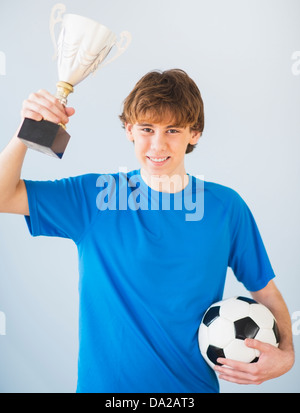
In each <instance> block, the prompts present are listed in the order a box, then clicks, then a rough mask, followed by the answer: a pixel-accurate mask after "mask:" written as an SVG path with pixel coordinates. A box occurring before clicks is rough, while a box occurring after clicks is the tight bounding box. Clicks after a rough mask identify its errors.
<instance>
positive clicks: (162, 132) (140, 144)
mask: <svg viewBox="0 0 300 413" xmlns="http://www.w3.org/2000/svg"><path fill="white" fill-rule="evenodd" d="M125 129H126V133H127V137H128V139H129V140H130V141H132V142H134V146H135V153H136V157H137V159H138V160H139V162H140V164H141V172H142V173H143V174H144V176H146V177H148V178H150V177H151V176H168V177H169V178H170V177H172V176H174V175H179V176H180V177H181V178H183V177H184V175H186V172H185V167H184V158H185V152H186V148H187V145H188V144H191V145H195V144H196V143H197V142H198V140H199V138H200V136H201V132H197V131H191V130H190V127H177V126H174V125H172V124H170V123H167V122H163V123H159V124H153V123H148V122H147V121H142V122H139V123H135V124H129V123H127V124H126V125H125Z"/></svg>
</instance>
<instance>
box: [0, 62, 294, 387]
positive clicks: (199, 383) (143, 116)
mask: <svg viewBox="0 0 300 413" xmlns="http://www.w3.org/2000/svg"><path fill="white" fill-rule="evenodd" d="M73 114H74V109H73V108H64V107H63V106H62V105H61V104H60V103H59V102H58V101H57V100H56V99H55V98H54V97H53V96H52V95H50V94H49V93H48V92H46V91H39V92H38V93H36V94H32V95H30V97H29V99H28V100H26V101H25V102H24V104H23V109H22V117H23V118H24V117H29V118H32V119H34V120H37V121H39V120H41V119H43V118H45V119H47V120H49V121H52V122H56V123H59V122H62V123H67V121H68V118H69V117H70V116H72V115H73ZM120 118H121V121H122V122H123V125H124V127H125V130H126V134H127V137H128V139H129V140H130V141H131V142H133V143H134V149H135V153H136V156H137V159H138V160H139V162H140V164H141V168H140V170H138V171H131V172H129V173H128V174H127V173H118V174H110V175H95V174H88V175H84V176H79V177H75V178H68V179H63V180H60V181H55V182H32V181H26V182H25V181H23V180H21V179H20V174H21V168H22V163H23V160H24V157H25V153H26V148H25V146H24V145H23V143H22V142H21V141H19V140H18V138H17V137H16V136H17V134H16V135H15V136H14V137H13V139H12V141H11V142H10V143H9V145H8V146H7V147H6V148H5V149H4V150H3V152H2V153H1V155H0V210H1V211H2V212H8V213H17V214H23V215H25V217H26V221H27V224H28V227H29V230H30V232H31V234H32V235H33V236H37V235H47V236H60V237H65V238H70V239H72V240H73V241H74V242H75V243H76V245H77V248H78V256H79V271H80V281H79V293H80V303H79V306H80V311H79V313H80V316H79V332H80V337H79V361H78V385H77V391H78V392H116V393H122V392H125V393H126V392H141V393H143V392H145V393H148V392H159V393H164V392H166V393H168V392H176V393H177V392H178V393H184V392H191V393H195V392H218V390H219V388H218V380H217V378H216V374H215V372H214V371H213V370H212V369H211V368H210V367H208V365H207V364H206V363H205V361H204V360H203V358H202V357H201V354H200V352H199V349H198V343H197V330H198V327H199V324H200V321H201V318H202V316H203V313H204V312H205V310H206V309H207V308H208V307H209V305H210V304H212V303H213V302H215V301H218V300H220V299H222V294H223V288H224V283H225V277H226V271H227V267H228V266H230V267H231V268H232V269H233V271H234V273H235V275H236V277H237V278H238V279H239V280H240V281H242V282H243V283H244V285H245V287H246V288H247V289H248V290H249V291H251V294H252V296H253V297H254V299H256V300H257V301H259V302H261V303H263V304H265V305H266V306H267V307H268V308H269V309H270V310H271V311H272V312H273V314H274V316H275V317H276V318H277V321H278V327H279V331H280V336H281V341H280V346H279V348H275V347H273V346H270V345H267V344H264V343H261V342H259V341H257V340H249V339H248V340H246V345H248V346H249V347H253V348H256V349H258V350H259V351H260V352H261V356H260V358H259V361H258V362H257V363H254V364H245V363H241V362H235V361H232V360H225V359H220V360H219V361H220V363H221V364H223V365H224V366H225V367H223V366H218V367H216V369H215V370H216V371H217V372H219V374H220V375H219V377H220V378H223V379H226V380H229V381H232V382H236V383H245V384H246V383H251V384H253V383H256V384H258V383H262V382H263V381H265V380H268V379H271V378H274V377H277V376H279V375H281V374H284V373H285V372H286V371H288V370H289V369H290V368H291V367H292V365H293V361H294V353H293V345H292V336H291V323H290V318H289V314H288V311H287V308H286V306H285V303H284V301H283V299H282V297H281V295H280V293H279V291H278V289H277V288H276V286H275V284H274V281H273V278H274V273H273V270H272V267H271V265H270V262H269V260H268V257H267V254H266V251H265V249H264V245H263V243H262V240H261V237H260V235H259V231H258V229H257V227H256V224H255V221H254V219H253V217H252V215H251V212H250V211H249V209H248V207H247V205H246V204H245V203H244V201H243V200H242V199H241V198H240V197H239V195H238V194H237V193H236V192H234V191H233V190H231V189H229V188H226V187H224V186H221V185H217V184H213V183H209V182H203V181H201V180H199V179H197V178H195V177H192V176H190V175H188V174H187V173H186V170H185V164H184V160H185V154H186V153H188V152H191V151H192V150H193V149H194V148H195V145H196V144H197V142H198V141H199V139H200V136H201V134H202V131H203V128H204V111H203V102H202V99H201V95H200V92H199V89H198V87H197V86H196V84H195V83H194V82H193V80H192V79H190V78H189V76H188V75H187V74H186V73H185V72H184V71H182V70H178V69H176V70H169V71H166V72H162V73H161V72H158V71H156V72H151V73H148V74H147V75H145V76H144V77H143V78H142V79H141V80H140V81H139V82H138V83H137V85H136V86H135V88H134V89H133V91H132V92H131V93H130V95H129V96H128V97H127V99H126V100H125V102H124V109H123V113H122V115H121V116H120ZM195 200H196V201H195ZM191 205H192V207H194V209H195V210H197V208H200V209H201V211H200V213H197V214H196V217H195V219H193V217H192V213H191V211H192V210H193V208H191ZM203 211H204V212H203ZM198 212H199V211H198ZM187 217H189V219H187ZM228 366H229V367H231V368H230V369H229V368H227V367H228Z"/></svg>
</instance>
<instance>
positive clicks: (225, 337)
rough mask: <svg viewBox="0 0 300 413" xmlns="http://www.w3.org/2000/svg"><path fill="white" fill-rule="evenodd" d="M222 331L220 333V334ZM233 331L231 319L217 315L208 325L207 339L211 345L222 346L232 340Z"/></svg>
mask: <svg viewBox="0 0 300 413" xmlns="http://www.w3.org/2000/svg"><path fill="white" fill-rule="evenodd" d="M220 331H222V334H220ZM234 337H235V331H234V325H233V324H232V322H231V321H229V320H226V319H225V318H222V317H218V318H217V319H215V320H214V322H213V323H212V324H210V326H209V327H208V340H209V343H210V344H211V345H213V346H216V347H220V348H224V347H225V346H227V344H229V343H230V342H231V341H232V340H234Z"/></svg>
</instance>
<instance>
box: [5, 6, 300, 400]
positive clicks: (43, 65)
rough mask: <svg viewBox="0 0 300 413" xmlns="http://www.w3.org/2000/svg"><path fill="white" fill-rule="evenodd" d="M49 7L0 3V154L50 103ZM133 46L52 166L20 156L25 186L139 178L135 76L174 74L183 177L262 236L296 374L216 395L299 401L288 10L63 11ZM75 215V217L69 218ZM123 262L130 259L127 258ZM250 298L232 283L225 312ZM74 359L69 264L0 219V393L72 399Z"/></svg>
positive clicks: (18, 223)
mask: <svg viewBox="0 0 300 413" xmlns="http://www.w3.org/2000/svg"><path fill="white" fill-rule="evenodd" d="M56 3H57V2H56V1H53V0H44V1H38V0H26V2H24V1H21V0H10V1H1V2H0V97H1V99H0V107H1V110H0V147H1V150H2V149H3V148H4V147H5V145H6V144H7V143H8V142H9V140H10V138H11V137H12V136H13V134H14V132H15V130H16V129H17V128H18V126H19V123H20V111H21V106H22V102H23V100H24V99H26V98H27V97H28V95H29V94H30V93H32V92H36V91H38V90H39V89H46V90H48V91H50V92H51V93H54V92H55V85H56V83H57V81H58V80H59V79H58V75H57V64H56V61H54V60H53V54H54V49H53V43H52V38H51V36H50V32H49V19H50V14H51V10H52V7H53V6H54V5H55V4H56ZM64 4H65V6H66V10H67V12H69V13H75V14H79V15H83V16H86V17H89V18H92V19H94V20H96V21H98V22H100V23H102V24H104V25H105V26H107V27H109V28H110V29H111V30H112V31H113V32H115V33H116V34H119V33H121V32H122V31H129V32H130V33H131V35H132V42H131V44H130V46H129V47H128V49H127V50H126V52H125V53H124V54H122V55H121V56H120V57H119V58H118V59H117V60H115V61H114V62H112V63H111V64H110V65H107V66H105V67H103V68H100V69H99V70H98V71H97V72H96V73H95V74H94V75H91V76H89V77H88V78H86V79H85V80H84V81H83V82H82V83H80V84H78V85H77V86H76V87H75V89H74V93H73V94H71V95H70V96H69V105H70V106H73V107H74V108H75V109H76V114H75V116H73V117H72V118H71V119H70V122H69V124H68V128H67V129H68V132H69V133H70V135H71V139H70V142H69V144H68V147H67V150H66V152H65V154H64V157H63V159H62V160H58V159H54V158H51V157H49V156H46V155H43V154H41V153H39V152H36V151H28V154H27V157H26V160H25V164H24V169H23V174H22V177H23V178H26V179H33V180H44V179H58V178H62V177H68V176H76V175H81V174H84V173H89V172H95V173H105V172H118V171H119V170H120V169H121V168H127V169H128V170H131V169H135V168H138V167H139V165H138V163H137V161H136V158H135V155H134V150H133V146H132V144H131V143H130V142H129V141H128V140H127V139H126V137H125V133H124V130H123V129H122V126H121V122H120V120H119V118H118V116H119V114H120V111H121V108H122V102H123V100H124V98H125V97H126V96H127V95H128V93H129V92H130V91H131V90H132V88H133V86H134V85H135V83H136V82H137V80H139V79H140V78H141V76H143V75H144V74H145V73H147V72H149V71H151V70H154V69H160V70H166V69H171V68H181V69H183V70H185V71H186V72H187V73H188V74H189V75H190V76H191V77H192V78H193V79H194V80H195V82H196V83H197V84H198V86H199V89H200V91H201V94H202V97H203V100H204V107H205V129H204V133H203V136H202V138H201V140H200V142H199V144H198V145H197V148H196V150H194V151H193V153H191V154H188V155H187V157H186V169H187V171H188V172H189V173H190V174H193V175H201V176H204V179H205V180H207V181H213V182H218V183H220V184H223V185H226V186H229V187H231V188H233V189H235V190H236V191H237V192H239V193H240V195H241V196H242V197H243V198H244V200H245V201H246V202H247V204H248V205H249V207H250V208H251V210H252V212H253V214H254V217H255V219H256V221H257V224H258V226H259V228H260V231H261V234H262V237H263V240H264V243H265V246H266V249H267V252H268V254H269V257H270V260H271V262H272V266H273V268H274V271H275V273H276V275H277V277H276V285H277V286H278V288H279V289H280V291H281V292H282V294H283V297H284V298H285V300H286V302H287V305H288V308H289V311H290V314H291V317H292V323H293V338H294V345H295V351H296V363H295V365H294V367H293V369H292V370H291V371H290V372H289V373H287V374H286V375H284V376H282V377H279V378H277V379H275V380H272V381H269V382H266V383H264V384H263V385H261V386H258V387H254V386H239V385H235V384H229V383H227V382H221V383H220V384H221V392H270V393H272V392H276V393H278V392H294V393H295V392H299V391H300V373H299V371H300V364H299V359H298V357H297V355H299V353H300V301H299V291H300V280H299V271H300V254H299V243H300V235H299V234H300V218H299V211H300V193H299V178H300V166H299V165H300V162H299V153H300V143H299V142H300V139H299V138H300V24H299V23H300V21H299V18H300V2H299V0H226V1H223V0H185V1H182V0H151V1H146V0H127V1H124V0H110V1H108V0H97V1H96V0H85V1H81V0H72V1H71V0H64ZM70 213H72V211H70ZM133 248H134V246H133ZM234 295H249V293H248V292H247V291H246V290H245V289H244V287H243V285H242V284H240V283H238V282H237V281H236V279H235V277H234V275H233V274H232V272H231V271H230V270H228V277H227V282H226V287H225V292H224V298H227V297H231V296H234ZM77 351H78V269H77V251H76V247H75V245H74V244H73V243H72V242H71V241H67V240H62V239H55V238H51V239H50V238H44V237H39V238H32V237H31V236H30V235H29V233H28V230H27V227H26V223H25V220H24V218H23V217H22V216H14V215H8V214H6V215H4V214H2V215H0V366H1V367H0V392H74V391H75V389H76V378H77Z"/></svg>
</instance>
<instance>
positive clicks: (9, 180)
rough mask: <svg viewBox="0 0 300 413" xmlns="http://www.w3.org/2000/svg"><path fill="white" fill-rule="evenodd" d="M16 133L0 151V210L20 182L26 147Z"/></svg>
mask: <svg viewBox="0 0 300 413" xmlns="http://www.w3.org/2000/svg"><path fill="white" fill-rule="evenodd" d="M17 134H18V131H17V132H16V133H15V135H14V136H13V138H12V139H11V141H10V142H9V143H8V145H7V146H6V147H5V148H4V149H3V151H2V152H1V153H0V210H1V206H3V205H4V204H5V203H6V202H7V201H8V200H9V199H10V198H11V197H12V196H13V195H14V194H15V192H16V190H17V187H18V185H19V183H20V178H21V170H22V166H23V162H24V158H25V155H26V151H27V147H26V145H24V144H23V142H22V141H21V140H20V139H19V138H18V137H17Z"/></svg>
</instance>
